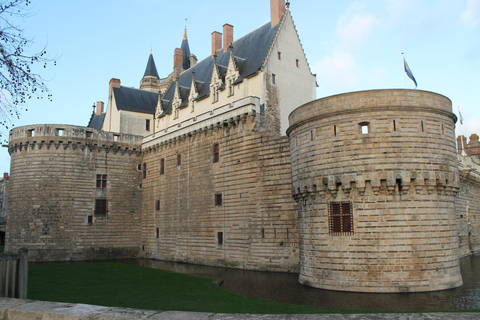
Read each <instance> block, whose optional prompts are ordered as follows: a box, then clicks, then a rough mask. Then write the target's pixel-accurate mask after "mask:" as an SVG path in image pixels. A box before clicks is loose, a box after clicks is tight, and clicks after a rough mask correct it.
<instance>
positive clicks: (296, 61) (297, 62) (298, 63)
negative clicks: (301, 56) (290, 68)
mask: <svg viewBox="0 0 480 320" xmlns="http://www.w3.org/2000/svg"><path fill="white" fill-rule="evenodd" d="M295 65H296V66H297V68H299V67H300V60H298V59H296V60H295Z"/></svg>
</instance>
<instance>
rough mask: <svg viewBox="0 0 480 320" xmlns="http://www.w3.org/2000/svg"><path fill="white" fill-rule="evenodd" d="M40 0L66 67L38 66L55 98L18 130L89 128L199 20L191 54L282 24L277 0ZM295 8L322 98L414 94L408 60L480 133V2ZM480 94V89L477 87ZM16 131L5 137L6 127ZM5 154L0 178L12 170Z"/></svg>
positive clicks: (166, 70)
mask: <svg viewBox="0 0 480 320" xmlns="http://www.w3.org/2000/svg"><path fill="white" fill-rule="evenodd" d="M219 3H220V2H219V1H214V0H204V1H198V0H195V1H193V0H183V1H166V0H102V1H97V0H84V1H65V0H32V5H31V6H30V7H31V11H30V12H31V15H30V17H28V18H26V19H24V20H22V21H19V25H21V27H22V28H23V29H24V32H25V34H26V35H27V36H28V37H29V38H31V39H32V41H33V42H34V44H33V45H32V46H31V47H29V48H28V50H29V51H30V52H32V53H34V52H37V51H39V50H41V49H42V48H43V47H44V46H46V50H47V54H48V56H49V57H50V58H52V59H55V60H56V65H53V64H50V65H49V66H48V67H47V68H45V69H44V68H43V65H42V66H39V67H38V68H36V69H34V71H35V72H38V73H39V74H40V75H41V76H42V77H43V78H44V79H45V80H46V85H47V87H48V88H49V90H50V92H49V93H51V94H52V97H53V100H52V101H49V100H48V99H46V98H44V99H39V100H37V99H33V100H30V101H28V105H27V106H25V108H27V109H28V111H26V112H22V114H21V116H20V119H13V120H12V121H11V122H10V127H11V126H15V127H18V126H23V125H31V124H43V123H45V124H72V125H81V126H86V125H87V124H88V121H89V119H90V116H91V114H92V105H93V104H94V103H95V102H96V101H104V102H105V103H106V102H107V96H108V83H109V81H110V79H111V78H118V79H120V80H121V82H122V85H124V86H129V87H136V88H138V87H139V83H140V80H141V78H142V77H143V74H144V72H145V68H146V65H147V61H148V56H149V53H150V50H152V51H153V56H154V59H155V63H156V66H157V69H158V73H159V75H160V77H166V76H167V75H168V74H170V72H172V68H173V53H174V49H175V48H177V47H180V45H181V42H182V37H183V33H184V28H185V19H187V31H188V41H189V45H190V52H191V53H193V54H195V55H196V56H197V58H198V60H199V61H200V60H202V59H204V58H205V57H207V56H208V55H209V54H210V53H211V33H212V32H213V31H218V32H222V27H223V25H224V24H225V23H229V24H231V25H233V26H234V39H238V38H240V37H241V36H243V35H245V34H247V33H249V32H251V31H253V30H255V29H256V28H258V27H260V26H262V25H263V24H265V23H267V22H269V21H270V1H269V0H242V1H228V0H227V1H222V2H221V5H219ZM290 12H291V14H292V17H293V20H294V22H295V25H296V28H297V31H298V34H299V37H300V41H301V43H302V46H303V49H304V51H305V55H306V57H307V60H308V62H309V65H310V68H311V70H312V72H313V73H314V74H316V75H317V83H318V86H319V87H318V88H317V98H322V97H326V96H330V95H334V94H339V93H344V92H349V91H359V90H369V89H391V88H408V89H414V88H415V85H414V84H413V82H412V81H411V80H410V79H409V78H407V77H406V76H405V72H404V70H403V60H402V52H403V53H405V54H404V57H405V59H406V60H407V62H408V65H409V66H410V69H411V71H412V73H413V75H414V76H415V78H416V80H417V83H418V87H417V89H419V90H426V91H433V92H437V93H440V94H442V95H445V96H447V97H448V98H450V100H451V101H452V106H453V107H452V109H453V110H452V111H453V112H454V113H455V114H457V116H458V110H459V109H460V112H461V114H462V117H463V125H460V124H459V122H457V127H456V131H457V135H458V134H460V133H462V134H463V135H465V136H467V137H468V136H470V135H471V134H473V133H477V134H480V99H478V98H477V95H478V94H479V91H480V90H479V89H480V0H421V1H420V0H335V1H331V0H291V1H290ZM477 90H478V91H477ZM4 134H5V130H4ZM9 167H10V157H9V155H8V150H7V148H0V173H1V172H9Z"/></svg>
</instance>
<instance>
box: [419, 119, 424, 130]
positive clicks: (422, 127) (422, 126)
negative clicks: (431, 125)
mask: <svg viewBox="0 0 480 320" xmlns="http://www.w3.org/2000/svg"><path fill="white" fill-rule="evenodd" d="M420 125H421V129H422V132H425V127H424V125H423V120H422V121H421V123H420Z"/></svg>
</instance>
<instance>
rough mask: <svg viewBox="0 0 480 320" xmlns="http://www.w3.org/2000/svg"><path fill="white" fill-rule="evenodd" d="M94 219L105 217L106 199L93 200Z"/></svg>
mask: <svg viewBox="0 0 480 320" xmlns="http://www.w3.org/2000/svg"><path fill="white" fill-rule="evenodd" d="M94 214H95V216H96V217H106V216H107V199H104V198H97V199H95V212H94Z"/></svg>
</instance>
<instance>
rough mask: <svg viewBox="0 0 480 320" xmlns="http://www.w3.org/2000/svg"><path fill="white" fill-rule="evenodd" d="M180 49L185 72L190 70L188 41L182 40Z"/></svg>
mask: <svg viewBox="0 0 480 320" xmlns="http://www.w3.org/2000/svg"><path fill="white" fill-rule="evenodd" d="M180 49H182V54H183V58H182V60H183V64H182V67H183V70H187V69H189V68H190V47H189V46H188V40H187V39H183V40H182V45H181V47H180Z"/></svg>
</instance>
